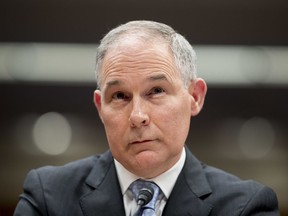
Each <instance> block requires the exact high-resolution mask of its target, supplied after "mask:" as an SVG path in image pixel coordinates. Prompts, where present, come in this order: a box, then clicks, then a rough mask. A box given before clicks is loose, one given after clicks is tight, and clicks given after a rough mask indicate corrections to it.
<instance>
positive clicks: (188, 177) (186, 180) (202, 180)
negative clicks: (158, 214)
mask: <svg viewBox="0 0 288 216" xmlns="http://www.w3.org/2000/svg"><path fill="white" fill-rule="evenodd" d="M211 192H212V191H211V188H210V186H209V184H208V182H207V179H206V177H205V174H204V172H203V169H202V165H201V164H200V162H199V161H198V160H197V159H196V158H195V157H194V156H193V155H192V154H191V152H190V151H189V150H188V149H187V148H186V161H185V165H184V167H183V169H182V171H181V173H180V175H179V177H178V179H177V181H176V184H175V186H174V189H173V191H172V193H171V195H170V197H169V199H168V200H167V203H166V206H165V208H164V212H163V215H165V216H176V215H177V216H179V215H181V216H185V215H192V216H198V215H201V216H206V215H209V213H210V211H211V210H212V207H213V206H212V205H210V204H209V203H207V202H205V198H206V197H208V196H209V195H210V194H211Z"/></svg>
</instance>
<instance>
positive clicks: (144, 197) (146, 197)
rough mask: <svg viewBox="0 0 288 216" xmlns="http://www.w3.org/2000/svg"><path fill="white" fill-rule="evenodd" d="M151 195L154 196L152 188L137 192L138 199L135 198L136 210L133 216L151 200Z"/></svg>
mask: <svg viewBox="0 0 288 216" xmlns="http://www.w3.org/2000/svg"><path fill="white" fill-rule="evenodd" d="M153 194H154V190H153V188H152V187H144V188H142V189H141V190H140V191H139V193H138V197H137V209H136V212H135V214H134V216H136V215H138V214H139V211H140V209H141V207H142V206H144V205H146V204H147V203H149V202H150V201H151V200H152V198H153Z"/></svg>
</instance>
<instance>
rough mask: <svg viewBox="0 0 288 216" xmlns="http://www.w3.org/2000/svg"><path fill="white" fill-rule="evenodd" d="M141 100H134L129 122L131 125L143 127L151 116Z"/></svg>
mask: <svg viewBox="0 0 288 216" xmlns="http://www.w3.org/2000/svg"><path fill="white" fill-rule="evenodd" d="M144 110H145V107H144V105H143V104H142V103H141V102H140V101H133V107H132V111H131V114H130V118H129V122H130V126H131V127H141V126H145V125H148V124H149V116H148V114H147V113H146V112H145V111H144Z"/></svg>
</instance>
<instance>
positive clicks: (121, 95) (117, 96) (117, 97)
mask: <svg viewBox="0 0 288 216" xmlns="http://www.w3.org/2000/svg"><path fill="white" fill-rule="evenodd" d="M112 99H113V100H127V99H128V96H127V95H125V93H124V92H116V93H114V94H113V95H112Z"/></svg>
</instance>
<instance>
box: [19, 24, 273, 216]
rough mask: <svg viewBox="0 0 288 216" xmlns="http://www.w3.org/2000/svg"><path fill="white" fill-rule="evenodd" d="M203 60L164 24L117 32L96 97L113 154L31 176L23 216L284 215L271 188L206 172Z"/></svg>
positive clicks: (107, 46) (108, 40) (100, 59)
mask: <svg viewBox="0 0 288 216" xmlns="http://www.w3.org/2000/svg"><path fill="white" fill-rule="evenodd" d="M195 58H196V55H195V52H194V50H193V48H192V47H191V45H190V44H189V43H188V42H187V40H186V39H184V37H182V36H181V35H180V34H178V33H176V32H175V31H174V30H173V29H172V28H171V27H169V26H167V25H164V24H161V23H156V22H151V21H134V22H129V23H126V24H125V25H121V26H119V27H117V28H116V29H114V30H112V31H110V32H109V33H108V34H107V35H106V36H105V37H104V38H103V40H102V41H101V43H100V45H99V47H98V49H97V56H96V79H97V84H98V89H97V90H96V91H95V93H94V102H95V105H96V108H97V110H98V113H99V116H100V118H101V120H102V122H103V124H104V127H105V131H106V135H107V139H108V143H109V147H110V150H109V151H107V152H106V153H104V154H102V155H99V156H93V157H89V158H86V159H83V160H80V161H76V162H72V163H70V164H67V165H65V166H62V167H44V168H40V169H37V170H32V171H30V173H29V174H28V176H27V177H26V180H25V183H24V193H23V194H22V195H21V196H20V201H19V203H18V205H17V208H16V210H15V214H14V215H61V216H63V215H69V216H72V215H85V216H88V215H91V216H92V215H101V216H106V215H107V216H108V215H109V216H111V215H127V216H129V215H142V214H143V215H147V214H146V211H152V213H149V214H148V215H165V216H166V215H167V216H169V215H171V216H172V215H175V216H176V215H177V216H180V215H181V216H183V215H195V216H208V215H219V216H233V215H249V216H250V215H261V216H263V215H278V214H279V213H278V206H277V198H276V196H275V194H274V192H273V191H272V190H271V189H270V188H268V187H265V186H262V185H260V184H258V183H256V182H254V181H242V180H240V179H238V178H237V177H235V176H233V175H231V174H228V173H225V172H224V171H221V170H218V169H216V168H213V167H210V166H206V165H204V164H202V163H200V162H199V161H198V160H197V159H196V158H195V157H194V156H193V155H192V153H191V152H190V151H189V150H188V148H187V147H186V146H185V140H186V138H187V135H188V131H189V125H190V119H191V117H193V116H196V115H197V114H198V113H199V112H200V111H201V109H202V106H203V103H204V99H205V95H206V90H207V87H206V83H205V81H204V80H203V79H201V78H197V76H196V66H195ZM139 179H142V180H146V182H143V181H141V182H140V183H139V181H136V180H139ZM151 182H153V183H151ZM146 184H149V185H150V186H149V185H146ZM139 185H140V186H139ZM135 191H136V192H135ZM143 194H144V195H143ZM155 194H157V195H155ZM143 196H144V198H143ZM141 197H142V198H141ZM137 202H138V206H137ZM152 202H153V205H152V204H151V203H152Z"/></svg>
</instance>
